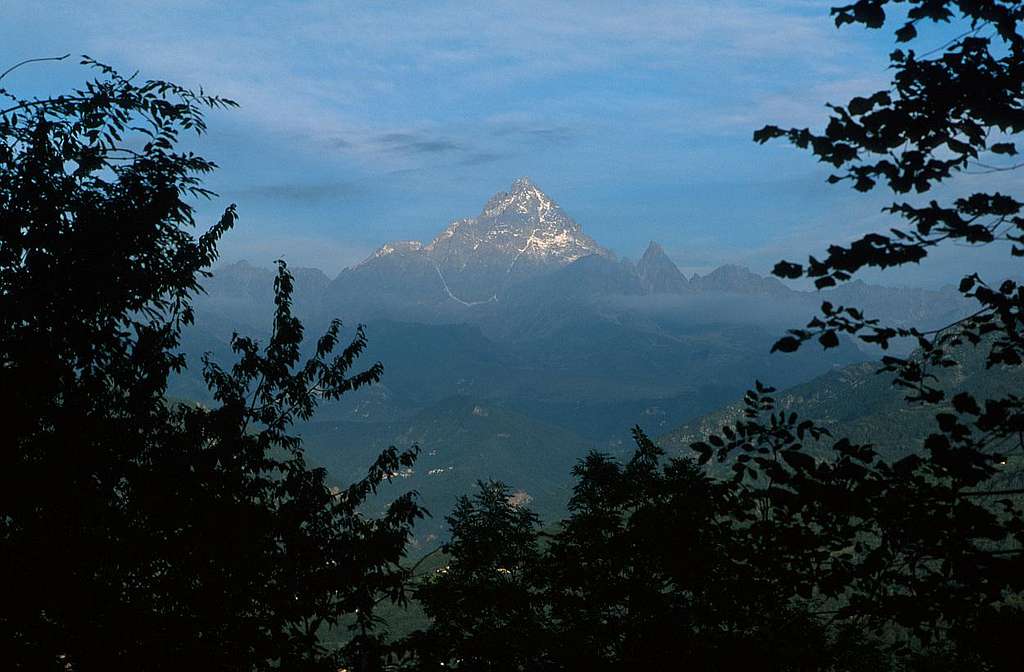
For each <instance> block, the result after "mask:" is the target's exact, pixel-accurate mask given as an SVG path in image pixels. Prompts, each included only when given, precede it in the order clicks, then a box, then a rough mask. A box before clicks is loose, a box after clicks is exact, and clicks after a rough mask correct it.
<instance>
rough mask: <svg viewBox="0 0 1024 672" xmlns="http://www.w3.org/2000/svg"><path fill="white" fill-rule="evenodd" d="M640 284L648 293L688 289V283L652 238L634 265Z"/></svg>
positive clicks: (670, 292) (678, 291)
mask: <svg viewBox="0 0 1024 672" xmlns="http://www.w3.org/2000/svg"><path fill="white" fill-rule="evenodd" d="M636 274H637V277H639V278H640V284H641V286H642V287H643V288H644V291H646V292H647V293H648V294H681V293H683V292H685V291H687V290H688V289H690V286H689V283H688V282H687V280H686V276H684V275H683V274H682V273H681V272H680V271H679V267H678V266H676V265H675V264H674V263H673V262H672V260H671V259H669V258H668V255H667V254H665V250H664V249H662V247H661V245H658V244H657V243H656V242H654V241H653V240H652V241H651V242H650V244H649V245H648V246H647V251H646V252H644V256H642V257H640V261H639V262H638V263H637V265H636Z"/></svg>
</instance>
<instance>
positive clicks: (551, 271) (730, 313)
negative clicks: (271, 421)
mask: <svg viewBox="0 0 1024 672" xmlns="http://www.w3.org/2000/svg"><path fill="white" fill-rule="evenodd" d="M291 270H292V272H293V273H294V275H295V280H296V282H295V295H294V309H295V312H296V314H297V315H298V316H299V317H300V318H302V319H303V321H304V322H305V324H306V328H307V333H308V334H310V335H315V334H316V333H317V331H319V330H320V329H322V328H323V327H324V326H326V324H327V322H328V321H329V320H330V319H331V318H333V317H335V316H337V317H341V318H342V319H343V320H345V323H346V324H347V325H353V324H355V323H366V324H367V334H368V338H369V348H368V351H367V353H366V356H365V358H364V361H365V362H366V364H367V365H369V364H370V363H371V362H373V361H375V360H379V361H381V362H383V363H384V367H385V368H384V371H385V373H384V379H383V382H382V383H381V384H380V385H378V386H375V387H374V388H372V389H368V390H364V391H360V392H359V393H357V394H353V395H351V396H349V397H346V398H345V399H343V400H342V401H340V402H336V403H330V404H327V405H325V406H324V407H323V409H322V411H321V413H320V414H319V415H318V417H317V421H316V423H315V424H314V425H309V426H307V427H305V428H303V431H304V433H306V434H307V436H308V437H310V441H309V446H310V455H311V457H312V458H313V459H314V460H316V461H319V462H320V463H322V464H325V465H327V466H329V467H330V469H331V471H332V473H334V474H335V475H336V476H337V477H338V478H339V479H341V480H344V479H345V478H349V477H351V475H352V474H353V473H354V471H352V470H351V469H354V470H356V471H358V469H360V468H361V465H362V466H365V463H367V460H368V459H369V453H368V452H367V450H368V449H379V448H380V447H383V446H385V445H388V444H389V443H396V444H399V445H401V444H403V443H407V442H410V443H411V442H419V444H420V445H421V447H422V448H423V450H424V454H425V455H426V456H430V457H434V456H437V455H444V456H445V459H446V460H447V462H446V463H445V464H444V465H440V463H438V465H437V466H435V465H434V464H433V463H434V460H432V459H431V460H427V459H426V458H424V462H423V464H422V465H421V467H417V471H416V475H415V476H412V475H410V478H409V480H408V483H413V482H415V485H416V487H417V488H420V489H421V491H423V492H424V493H426V492H427V490H426V489H427V488H434V487H436V486H437V484H440V483H444V488H443V489H441V490H438V491H436V492H435V493H434V494H431V495H427V494H425V495H424V496H425V498H426V499H427V500H428V501H430V502H431V505H432V506H433V507H435V514H437V516H436V518H435V519H434V522H432V523H427V524H425V527H424V535H429V534H439V533H440V530H441V527H442V520H443V514H444V513H446V512H447V511H446V507H447V506H449V505H450V503H451V501H452V498H453V497H454V496H455V494H456V493H459V492H465V491H468V490H469V489H471V488H472V487H473V484H474V482H475V481H476V480H477V479H485V478H492V477H493V478H502V479H505V480H508V481H510V485H511V486H512V487H513V488H519V489H522V490H523V491H524V492H525V493H526V495H528V496H530V497H534V498H535V501H537V502H538V503H541V504H542V508H544V507H546V506H547V503H548V502H552V501H556V500H557V497H554V495H553V493H554V490H552V488H555V486H556V484H562V485H561V486H558V488H562V487H563V486H564V485H565V484H567V483H568V482H569V474H568V471H567V468H568V466H569V465H571V464H572V463H573V461H574V460H576V459H578V458H579V457H582V456H583V454H585V453H586V451H588V450H591V449H599V450H605V451H611V452H618V451H628V450H629V448H630V441H629V428H630V427H631V426H633V425H634V424H640V425H642V426H644V428H645V429H646V430H647V431H648V432H649V433H650V434H651V435H660V434H664V433H667V432H669V431H671V430H672V429H673V428H674V427H677V426H679V425H681V424H682V423H684V422H686V421H687V420H690V419H692V418H694V417H697V416H700V415H701V414H705V413H709V412H712V411H714V410H715V409H717V408H719V407H721V406H724V405H726V404H728V403H729V402H730V401H731V400H733V399H735V398H737V396H739V395H740V394H741V393H742V391H743V390H744V389H746V388H747V387H748V386H749V385H750V384H751V383H752V381H753V380H754V379H755V378H756V379H760V380H763V381H767V382H769V383H772V384H774V385H776V386H778V387H789V386H793V385H798V384H800V383H803V382H806V381H808V380H811V379H814V378H815V377H817V376H821V375H823V374H829V373H830V372H832V371H834V370H837V369H838V367H843V366H846V365H849V364H854V363H857V362H861V361H864V360H865V359H869V358H873V357H874V354H875V353H871V352H866V351H862V350H860V349H858V348H857V347H856V346H855V345H854V344H853V343H852V342H849V341H843V342H842V343H841V345H840V347H839V348H836V349H833V350H830V351H828V352H821V351H819V350H816V349H814V348H804V349H801V351H800V352H798V353H794V354H790V355H781V354H776V355H771V356H769V349H770V347H771V344H772V343H773V342H774V341H775V340H776V339H777V338H778V337H779V335H781V333H783V331H784V330H785V329H786V328H790V327H795V326H800V325H802V324H803V323H805V322H806V321H807V320H808V319H809V318H810V317H811V316H812V315H813V314H814V313H816V312H817V308H818V306H819V305H820V303H821V301H822V300H825V299H827V300H829V301H832V302H833V303H837V304H844V305H854V306H857V307H860V308H863V309H864V310H865V313H866V314H868V315H869V316H873V317H878V318H880V319H882V320H883V321H885V322H889V323H893V324H897V325H906V324H916V325H923V326H941V325H943V324H946V323H948V322H950V321H952V320H953V319H954V318H955V317H957V316H959V315H961V314H962V313H963V311H964V309H965V304H964V302H963V299H962V298H961V297H960V295H959V294H958V293H957V292H956V291H955V290H953V289H952V288H950V289H948V290H942V291H929V290H923V289H895V288H885V287H877V286H872V285H867V284H864V283H862V282H852V283H848V284H846V285H843V286H841V287H838V288H834V289H832V290H829V291H826V292H820V293H819V292H805V291H796V290H793V289H791V288H789V287H787V286H785V285H784V284H783V283H782V282H780V281H778V280H777V279H775V278H770V277H764V276H760V275H757V274H755V273H753V272H751V271H750V270H748V269H745V268H742V267H739V266H733V265H727V266H722V267H720V268H718V269H715V270H714V271H712V272H710V273H708V274H707V275H704V276H698V275H694V276H691V277H686V276H685V275H684V274H683V273H681V272H680V271H679V268H678V267H677V266H676V265H675V263H673V261H672V260H671V259H670V258H669V257H668V255H667V254H666V253H665V251H664V250H663V249H662V248H661V246H660V245H658V244H657V243H654V242H652V243H651V244H650V245H649V246H648V248H647V250H646V252H645V253H644V255H643V256H642V257H641V258H640V259H639V260H638V261H636V262H635V263H634V262H631V261H629V260H623V259H618V258H617V257H616V256H615V255H614V254H613V253H612V252H610V251H609V250H607V249H605V248H603V247H602V246H601V245H599V244H598V243H597V242H595V241H594V240H593V239H592V238H590V237H589V236H587V235H586V234H585V233H584V232H583V229H582V227H581V226H580V225H579V224H578V223H576V222H575V221H573V220H572V219H571V218H570V217H569V216H568V215H567V214H566V213H565V212H564V211H563V210H562V209H561V208H560V207H559V206H558V204H557V203H556V202H555V201H554V200H552V199H551V198H550V197H549V196H547V195H546V194H545V193H544V192H543V191H542V190H541V189H540V188H539V187H538V186H537V185H535V184H534V183H533V182H532V181H530V180H529V179H527V178H522V179H519V180H516V182H514V183H513V184H512V186H511V188H510V189H509V191H508V192H500V193H498V194H495V195H494V196H493V197H492V198H491V199H490V200H488V201H487V203H486V204H485V205H484V208H483V210H482V212H481V213H480V214H479V215H477V216H476V217H473V218H468V219H461V220H458V221H455V222H452V223H451V224H449V225H448V226H447V227H444V228H443V229H442V230H441V232H440V233H439V234H438V235H437V236H436V237H435V238H434V239H433V240H432V241H430V242H429V243H426V244H422V243H420V242H417V241H397V242H389V243H387V244H384V245H382V246H381V247H380V248H379V249H378V250H377V251H376V252H374V253H373V254H372V255H371V256H370V257H369V258H367V259H366V260H364V261H363V262H361V263H359V264H357V265H355V266H353V267H351V268H348V269H345V270H344V271H342V272H341V273H339V274H338V275H337V276H336V277H335V278H333V279H332V278H329V277H328V276H327V275H325V274H324V273H323V272H321V271H319V270H317V269H307V268H292V269H291ZM273 277H274V272H273V271H272V270H271V269H269V268H258V267H255V266H252V265H251V264H248V263H246V262H238V263H234V264H229V265H224V266H221V267H218V268H217V269H215V272H214V276H213V277H212V278H210V279H209V280H208V281H207V283H206V285H205V286H206V290H207V294H206V295H205V296H203V297H201V298H200V299H199V300H198V301H197V303H196V307H197V320H196V327H195V328H194V329H192V330H191V331H190V332H189V333H188V334H186V338H185V350H186V354H187V355H188V356H189V359H190V361H191V362H192V363H193V368H192V369H190V370H189V372H188V373H186V374H185V375H183V376H181V377H179V378H178V379H177V380H176V381H175V384H174V386H173V387H172V389H171V393H172V394H174V395H176V396H182V397H189V398H202V397H203V395H204V394H205V393H204V386H203V385H202V382H201V379H200V378H199V375H198V371H197V370H196V369H197V367H196V366H195V363H196V362H198V359H199V356H200V354H201V353H203V352H211V353H212V354H213V356H214V357H215V359H217V360H219V361H221V362H229V361H231V353H230V350H229V348H228V346H227V343H228V341H229V339H230V337H231V334H232V333H233V332H236V331H237V332H239V333H245V334H250V335H253V336H256V337H263V338H265V337H266V335H267V333H268V329H269V326H270V317H271V314H272V311H273ZM476 408H480V409H486V410H487V414H486V415H473V409H476ZM467 414H468V415H467ZM313 437H315V439H314V438H313ZM431 451H435V452H434V454H433V455H431ZM346 465H348V467H350V468H351V469H347V468H346ZM448 466H452V470H451V472H450V473H449V472H447V471H446V472H444V473H445V474H446V476H445V477H444V478H443V479H439V478H437V476H438V475H439V474H440V473H441V472H435V473H434V474H431V478H426V471H429V470H430V469H440V468H442V467H443V468H445V469H447V468H448ZM422 470H426V471H422ZM556 472H557V473H556ZM542 475H543V476H542ZM420 479H424V480H422V481H421V480H420ZM399 485H401V483H400V484H399ZM558 488H555V489H556V490H558ZM558 492H559V493H560V494H564V492H563V491H562V490H558ZM439 493H440V494H439Z"/></svg>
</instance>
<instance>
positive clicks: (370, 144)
mask: <svg viewBox="0 0 1024 672" xmlns="http://www.w3.org/2000/svg"><path fill="white" fill-rule="evenodd" d="M4 4H5V7H4V21H3V23H2V24H0V64H11V63H14V62H17V61H19V60H21V59H24V58H30V57H38V56H50V55H59V54H63V53H67V52H71V53H72V54H82V53H84V54H89V55H91V56H93V57H95V58H97V59H99V60H101V61H104V62H107V63H109V64H111V65H113V66H115V67H117V68H118V69H120V70H122V71H126V72H131V71H134V70H136V69H137V70H140V71H141V75H142V76H143V77H152V78H162V79H170V80H173V81H176V82H178V83H181V84H185V85H189V86H199V85H202V86H203V87H204V88H205V89H206V90H208V91H210V92H214V93H218V94H222V95H225V96H228V97H231V98H233V99H235V100H237V101H238V102H239V103H240V104H241V108H240V109H238V110H234V111H230V112H227V113H217V114H213V115H211V116H210V120H209V121H210V134H209V135H208V136H206V137H205V138H204V139H203V140H202V142H201V143H200V144H199V145H198V148H199V150H200V151H201V153H203V154H204V155H205V156H207V157H208V158H211V159H213V160H215V161H216V162H217V163H219V164H220V166H221V170H220V171H219V172H218V173H217V174H216V175H215V176H214V177H213V178H211V180H210V185H211V187H212V188H214V189H215V190H216V191H218V192H219V193H220V194H221V195H222V196H221V198H220V199H219V200H217V201H215V202H214V203H211V204H207V205H204V206H203V207H202V211H203V213H204V215H206V216H207V217H208V218H209V219H211V220H212V218H213V217H215V215H216V213H217V212H218V211H219V210H220V209H222V208H223V207H224V206H225V205H226V204H227V203H230V202H236V203H238V206H239V212H240V214H241V221H240V226H239V228H238V229H237V230H236V231H235V232H233V233H232V234H231V236H230V238H229V239H228V240H226V241H225V243H224V246H223V252H224V259H225V260H229V261H230V260H235V259H240V258H247V259H249V260H251V261H253V262H255V263H260V264H269V263H270V261H272V260H273V259H274V258H276V257H278V256H284V257H285V258H286V259H288V260H289V262H290V263H292V264H294V265H307V266H318V267H320V268H323V269H324V270H325V271H327V272H328V273H329V274H333V273H336V272H337V271H338V270H340V269H341V268H343V267H345V266H348V265H351V264H353V263H355V262H358V261H359V260H361V259H362V258H364V257H365V256H367V255H368V254H369V253H370V252H372V250H373V249H374V248H376V247H377V246H378V245H379V244H381V243H383V242H384V241H386V240H390V239H421V240H429V239H430V238H431V237H433V235H435V234H436V233H437V232H438V231H439V230H440V229H441V228H442V227H443V226H444V225H446V224H447V223H448V222H449V221H450V220H452V219H456V218H459V217H465V216H472V215H475V214H477V213H478V212H479V210H480V208H481V207H482V205H483V203H484V201H486V199H487V198H488V197H489V196H490V195H491V194H492V193H494V192H496V191H499V190H503V189H506V188H507V187H508V185H509V184H510V183H511V182H512V180H514V179H515V178H517V177H519V176H521V175H529V176H530V177H532V178H533V179H534V180H535V181H536V182H537V183H538V184H539V185H540V186H541V187H542V188H543V189H544V190H545V191H546V192H547V193H548V194H549V195H550V196H552V197H553V198H554V199H555V200H556V201H558V202H559V203H560V204H561V205H562V206H563V208H564V209H565V210H566V211H567V212H568V213H569V214H570V215H571V216H572V217H574V218H575V219H576V220H577V221H578V222H580V223H581V224H582V225H583V227H584V229H585V230H586V231H587V232H588V233H590V234H591V235H592V236H594V237H595V238H596V239H597V240H598V241H599V242H601V243H602V244H604V245H606V246H608V247H611V248H612V249H614V250H616V251H617V252H618V253H620V254H622V255H625V256H630V257H634V258H635V257H637V256H638V255H639V254H641V253H642V251H643V249H644V247H645V246H646V244H647V242H648V241H649V240H651V239H653V240H657V241H659V242H661V243H662V245H663V246H664V247H665V248H666V250H667V251H668V253H669V254H670V256H671V257H672V258H673V259H674V260H675V261H676V263H678V264H679V265H680V267H682V268H683V269H684V271H686V272H688V273H689V272H695V271H696V272H706V271H707V270H709V269H710V268H713V267H715V266H717V265H719V264H721V263H727V262H729V263H741V264H744V265H747V266H750V267H751V268H753V269H754V270H756V271H759V272H767V270H768V269H769V268H770V267H771V265H772V264H773V263H774V262H775V261H777V260H778V259H780V258H783V257H785V258H790V259H801V260H802V258H803V257H804V256H805V255H806V254H807V253H810V252H820V251H822V250H823V248H824V246H825V245H826V244H827V243H830V242H835V241H844V240H849V239H850V238H852V237H853V236H855V235H857V234H858V233H861V232H864V231H867V230H874V229H878V228H888V226H889V225H890V224H891V223H890V222H888V221H887V220H886V218H885V217H884V216H882V215H881V214H880V213H879V209H880V208H881V206H882V205H884V204H885V203H887V202H888V201H889V200H891V197H889V196H887V195H886V194H884V193H878V194H873V195H870V196H863V195H859V194H855V193H853V192H851V191H849V190H848V189H846V188H845V187H841V186H839V187H829V186H827V185H826V184H825V183H824V178H825V177H826V176H827V174H828V171H827V170H826V169H824V168H823V167H820V166H818V165H817V164H816V163H815V162H814V160H813V158H812V157H811V156H809V155H807V154H805V153H802V152H799V151H797V150H794V149H791V148H788V147H786V146H784V145H782V144H775V145H769V146H758V145H755V144H754V143H753V142H752V141H751V133H752V131H753V130H754V129H755V128H758V127H760V126H761V125H763V124H765V123H778V124H780V125H812V126H814V125H820V124H821V123H822V121H823V120H824V119H825V110H824V107H823V104H824V103H825V102H826V101H834V102H845V101H846V100H847V99H848V98H849V97H850V96H852V95H856V94H862V93H867V92H870V91H874V90H876V89H877V88H879V87H882V86H884V85H885V84H886V83H887V73H886V70H885V66H886V60H885V58H886V54H887V53H888V51H889V49H890V48H891V44H892V42H891V36H890V34H889V33H888V32H879V31H873V32H869V31H864V30H862V29H850V28H847V29H843V30H837V29H836V28H835V27H834V26H833V24H832V22H831V20H830V19H829V17H828V7H829V3H828V2H818V1H813V0H777V1H774V2H754V1H752V0H687V1H685V2H683V1H676V2H634V3H622V2H608V3H605V2H601V1H600V0H588V1H587V2H577V3H565V2H554V1H552V0H545V1H541V2H534V1H533V0H517V1H515V2H503V1H499V0H492V1H489V2H485V3H478V2H460V3H455V2H443V1H432V2H385V1H380V2H369V1H364V2H330V1H324V0H321V1H319V2H306V1H300V0H291V1H287V2H286V1H273V2H234V1H225V0H219V1H216V2H207V1H205V0H174V1H164V0H147V1H146V2H104V1H100V2H82V1H81V0H78V1H77V2H63V1H61V0H48V1H47V2H45V3H40V2H39V1H38V0H31V1H23V0H8V1H7V2H6V3H4ZM86 74H87V73H86V72H85V71H84V69H83V68H81V67H80V66H77V65H75V64H74V63H73V62H72V59H69V60H68V61H65V62H62V63H45V64H36V65H33V66H30V67H24V68H21V69H19V70H18V71H16V72H15V73H13V74H12V75H10V76H9V77H8V78H7V79H6V80H5V85H6V86H7V87H8V88H11V89H13V90H15V91H17V92H18V93H20V94H22V95H33V94H43V93H50V92H57V91H61V90H64V89H66V88H67V87H69V86H72V85H74V84H76V83H79V82H81V81H82V79H83V78H84V77H85V75H86ZM962 253H963V250H957V251H955V252H954V253H951V254H946V255H943V256H940V257H939V258H937V259H936V260H935V261H933V262H931V263H926V264H925V266H924V267H923V268H921V269H919V270H918V271H916V272H914V273H910V274H904V275H902V276H900V278H899V281H898V282H895V283H894V282H893V281H892V280H890V282H889V283H888V284H901V283H906V284H919V283H924V284H935V283H938V282H943V281H946V282H949V281H952V280H955V278H956V273H958V272H959V271H960V270H961V267H963V268H964V269H966V268H967V266H966V265H964V264H962V263H960V262H959V261H958V260H957V259H958V257H960V256H961V255H962ZM1001 258H1002V257H1001Z"/></svg>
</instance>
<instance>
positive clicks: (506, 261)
mask: <svg viewBox="0 0 1024 672" xmlns="http://www.w3.org/2000/svg"><path fill="white" fill-rule="evenodd" d="M595 254H596V255H600V256H604V257H611V256H612V254H611V253H610V252H609V251H608V250H606V249H604V248H603V247H601V246H600V245H598V244H597V243H596V242H595V241H594V240H593V239H592V238H591V237H590V236H588V235H586V234H585V233H583V229H582V227H581V226H580V225H579V224H577V223H576V222H575V221H573V220H572V219H571V218H570V217H569V216H568V215H567V214H565V212H564V211H563V210H562V208H561V207H559V205H558V204H557V203H556V202H555V201H554V200H552V199H551V197H550V196H548V195H547V194H545V193H544V192H543V191H542V190H541V189H540V187H538V186H537V185H536V184H534V183H533V181H532V180H530V178H528V177H521V178H519V179H518V180H516V181H515V182H513V183H512V186H511V188H510V189H509V191H507V192H505V191H502V192H499V193H497V194H495V195H494V196H492V197H491V198H490V199H488V201H487V203H486V204H485V205H484V208H483V210H482V211H481V212H480V214H479V215H477V216H476V217H469V218H465V219H459V220H456V221H454V222H452V223H451V224H449V225H448V226H447V227H445V228H444V230H443V231H441V233H439V234H438V235H437V236H436V237H435V238H434V239H433V240H432V241H430V243H429V244H427V245H421V244H420V243H419V242H417V241H400V242H391V243H388V244H387V245H384V246H382V247H381V248H380V249H378V250H377V251H376V252H374V253H373V255H372V256H371V257H370V258H368V259H367V260H366V261H364V262H362V264H360V265H359V267H363V266H366V265H367V264H373V263H374V262H375V261H377V260H379V259H381V258H384V257H387V258H388V259H389V260H391V263H395V259H396V258H408V263H410V264H415V265H417V266H422V265H423V264H427V265H429V266H431V267H433V269H434V270H435V272H436V275H437V279H438V281H439V282H440V283H441V286H442V288H443V291H444V293H445V295H446V296H448V297H449V298H450V299H454V300H455V301H457V302H460V303H468V304H474V303H480V302H487V301H492V300H497V296H498V295H499V294H500V293H501V292H502V290H503V289H504V288H505V287H507V286H508V285H510V284H512V283H514V282H516V281H518V280H522V279H525V278H528V277H532V276H535V275H538V274H542V273H545V272H549V271H553V270H556V269H558V268H561V267H563V266H565V265H567V264H570V263H572V262H574V261H576V260H577V259H580V258H582V257H586V256H590V255H595Z"/></svg>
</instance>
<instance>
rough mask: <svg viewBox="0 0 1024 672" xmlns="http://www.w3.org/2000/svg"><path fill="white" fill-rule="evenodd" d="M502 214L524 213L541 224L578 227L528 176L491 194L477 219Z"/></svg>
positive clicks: (495, 216)
mask: <svg viewBox="0 0 1024 672" xmlns="http://www.w3.org/2000/svg"><path fill="white" fill-rule="evenodd" d="M502 215H512V216H516V215H525V216H526V218H527V219H529V220H536V223H539V224H541V225H542V226H543V225H555V226H557V225H559V224H566V223H567V224H570V225H571V226H572V227H573V228H575V229H576V230H578V229H579V225H578V224H576V223H575V222H573V221H572V220H571V219H569V218H568V217H566V216H565V215H564V214H563V213H562V210H561V208H559V207H558V204H557V203H555V202H554V201H553V200H552V199H551V197H550V196H548V195H547V194H545V193H544V192H543V191H541V189H540V187H538V186H537V185H536V184H535V183H534V182H533V180H531V179H530V178H528V177H520V178H519V179H518V180H516V181H515V182H513V183H512V186H511V187H510V188H509V191H507V192H506V191H500V192H498V193H497V194H495V195H494V196H491V198H490V199H489V200H488V201H487V204H486V205H484V211H483V212H482V213H480V217H479V219H487V218H497V217H501V216H502Z"/></svg>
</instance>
